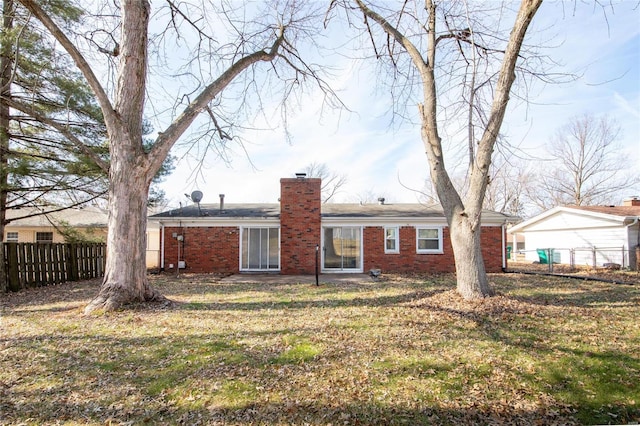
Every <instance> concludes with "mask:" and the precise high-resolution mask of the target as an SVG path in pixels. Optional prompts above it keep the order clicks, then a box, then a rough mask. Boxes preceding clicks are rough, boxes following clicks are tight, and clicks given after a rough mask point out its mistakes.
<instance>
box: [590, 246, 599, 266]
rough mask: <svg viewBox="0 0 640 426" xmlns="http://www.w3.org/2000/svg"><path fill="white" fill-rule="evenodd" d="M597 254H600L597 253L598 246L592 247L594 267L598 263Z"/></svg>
mask: <svg viewBox="0 0 640 426" xmlns="http://www.w3.org/2000/svg"><path fill="white" fill-rule="evenodd" d="M597 256H598V254H597V253H596V247H595V246H593V248H592V249H591V257H592V258H593V267H594V269H595V268H596V266H597V265H598V264H597V262H596V257H597Z"/></svg>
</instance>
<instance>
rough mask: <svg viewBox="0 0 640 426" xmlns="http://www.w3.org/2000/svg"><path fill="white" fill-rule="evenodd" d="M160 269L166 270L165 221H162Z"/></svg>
mask: <svg viewBox="0 0 640 426" xmlns="http://www.w3.org/2000/svg"><path fill="white" fill-rule="evenodd" d="M160 270H161V271H164V223H162V222H160Z"/></svg>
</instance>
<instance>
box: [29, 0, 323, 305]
mask: <svg viewBox="0 0 640 426" xmlns="http://www.w3.org/2000/svg"><path fill="white" fill-rule="evenodd" d="M20 3H22V4H23V5H24V6H25V7H26V8H27V9H28V10H29V11H30V12H31V14H32V15H33V17H35V18H36V19H38V20H39V21H40V22H41V23H42V25H43V26H44V27H46V29H47V30H48V31H49V33H50V34H51V35H52V36H53V37H54V38H55V39H56V40H57V41H58V42H59V43H60V46H61V48H62V49H64V50H65V51H66V53H67V54H68V55H69V56H70V57H71V58H72V60H73V62H74V63H75V65H76V66H77V67H78V69H79V70H80V72H81V73H82V74H83V76H84V78H85V79H86V80H87V83H88V84H89V86H90V87H91V89H92V90H93V92H94V93H95V96H96V98H97V101H98V104H99V106H100V109H101V110H102V113H103V115H104V121H105V124H106V128H107V133H108V136H109V154H110V156H109V158H110V162H109V164H106V163H105V162H104V161H103V160H102V159H101V158H99V157H96V158H94V160H95V161H96V163H97V164H98V165H99V166H100V167H101V168H103V170H105V171H106V172H107V173H108V175H109V218H108V228H109V233H108V237H107V251H108V253H109V255H108V257H107V265H106V271H105V277H104V280H103V282H102V285H101V288H100V291H99V294H98V295H97V296H96V298H95V299H93V300H92V301H91V303H90V304H89V305H88V306H87V307H86V309H85V312H86V313H89V312H91V311H93V310H95V309H105V310H110V309H115V308H118V307H120V306H122V305H123V304H127V303H132V302H144V301H162V302H164V301H166V299H165V298H164V296H162V295H161V294H160V293H159V292H158V291H157V290H155V289H153V288H152V287H151V286H150V285H149V282H148V280H147V276H146V265H145V249H146V237H145V231H146V216H147V215H146V213H147V195H148V192H149V186H150V183H151V181H152V179H153V177H154V176H155V174H156V172H157V171H158V170H159V169H160V167H161V166H162V163H163V161H164V159H165V158H166V157H167V155H168V153H169V150H170V149H171V148H172V147H173V146H174V144H175V143H176V141H177V140H178V139H179V138H180V137H181V136H182V135H183V134H185V132H186V131H187V129H188V128H189V127H190V126H191V125H192V124H193V123H194V122H196V121H197V120H199V121H198V122H199V123H201V124H202V122H203V121H204V122H206V123H209V124H208V130H205V131H201V132H200V134H199V136H200V137H201V139H200V140H203V139H202V138H206V139H207V141H208V142H209V145H208V146H214V145H215V144H216V143H219V142H220V141H222V142H223V143H224V142H225V141H228V140H231V139H233V138H234V136H233V133H232V131H233V127H230V126H231V124H232V123H230V122H229V121H225V120H224V119H223V117H224V114H223V112H224V109H223V108H224V106H225V105H227V104H226V102H227V100H228V99H227V98H225V95H226V92H225V89H229V90H231V89H233V88H237V89H238V90H236V91H235V92H234V93H235V95H234V96H233V97H231V99H232V100H231V101H230V102H231V106H232V107H233V105H236V106H237V105H240V106H243V105H244V106H245V107H246V108H247V109H253V112H254V113H255V112H256V111H260V110H261V109H262V107H263V103H262V101H261V99H260V98H259V97H258V98H257V99H254V100H253V102H251V96H250V95H251V93H252V91H253V93H260V91H261V90H262V91H266V90H267V89H266V88H267V87H268V90H270V91H275V90H278V88H280V89H281V93H282V94H283V101H282V105H286V101H287V100H288V99H289V95H290V94H292V93H293V91H294V90H295V88H297V87H304V84H303V83H305V82H306V81H310V82H312V83H313V84H317V85H319V86H320V88H321V89H322V90H325V91H328V90H327V87H326V85H324V83H323V81H322V79H321V78H320V77H319V75H318V72H317V68H315V67H313V66H312V65H310V64H308V63H305V62H304V61H303V60H302V55H301V54H300V52H299V51H298V50H297V47H296V44H297V43H300V42H302V40H308V39H309V38H310V37H312V33H313V28H315V26H313V25H311V24H310V22H309V20H310V19H311V18H310V17H312V16H313V11H310V10H309V8H308V5H306V4H305V3H304V2H290V3H289V2H279V3H268V4H265V5H263V6H262V7H263V9H264V10H260V11H258V13H255V14H254V15H252V16H255V18H252V19H250V20H249V18H247V16H249V15H250V13H249V12H248V11H246V10H245V9H243V8H244V7H245V5H239V4H236V3H234V2H222V3H221V5H219V6H218V8H217V9H215V10H211V9H207V7H208V6H209V5H210V4H209V3H206V4H205V3H199V2H194V4H190V3H189V2H180V3H174V2H172V1H167V3H166V5H164V6H162V7H164V9H163V10H156V11H154V15H153V16H154V17H157V18H158V19H160V18H159V17H161V16H162V17H164V19H165V20H164V22H165V24H166V26H165V28H164V31H163V37H161V38H160V39H158V40H156V41H155V44H154V49H161V48H166V49H167V50H166V53H165V55H166V56H164V58H165V59H166V62H165V66H168V64H169V62H171V61H172V60H176V58H175V57H173V58H169V56H170V55H171V53H172V52H174V51H175V50H177V49H182V50H184V48H183V47H182V44H184V43H186V42H187V41H188V39H187V38H186V37H185V38H181V37H180V34H181V31H186V32H190V34H191V35H193V36H194V37H193V39H194V43H195V47H194V51H193V55H186V56H188V57H187V59H186V61H187V62H186V64H185V65H184V67H183V69H182V74H185V75H189V76H190V77H192V79H191V80H190V81H189V82H190V83H191V84H192V86H190V87H180V89H179V90H180V91H181V92H177V93H174V94H173V96H174V97H175V99H176V106H177V107H179V109H178V111H177V112H176V114H175V118H174V119H173V121H172V122H171V123H170V124H169V125H168V126H167V127H166V128H164V129H163V130H162V131H160V132H159V133H158V136H157V138H156V139H155V141H154V142H153V144H152V145H151V146H150V147H145V145H144V144H143V114H144V112H145V107H153V106H154V105H149V104H150V100H149V99H147V94H148V93H149V92H150V91H152V90H169V88H168V87H167V86H169V85H168V84H167V85H158V86H153V87H151V86H150V85H149V82H150V81H151V80H150V78H151V77H153V78H159V74H160V73H161V70H162V68H163V67H162V66H160V67H158V68H154V67H152V66H151V64H150V63H149V50H148V48H149V32H150V17H151V15H152V8H151V5H150V4H149V2H148V1H147V0H123V1H121V2H118V5H117V9H113V10H111V9H108V8H109V7H111V6H109V5H107V4H106V3H105V5H103V9H101V12H100V15H94V16H87V18H86V19H85V23H84V24H85V28H84V32H83V33H82V34H81V36H78V37H75V38H74V36H73V34H72V33H70V30H69V29H68V28H65V27H64V23H61V22H57V21H55V20H54V19H53V18H51V17H50V16H49V15H48V14H47V13H46V12H45V11H44V10H43V9H42V7H41V6H40V2H39V1H36V0H20ZM195 3H197V4H195ZM156 29H157V27H156ZM214 29H215V36H214ZM223 30H226V31H227V34H231V38H230V39H229V40H224V39H223V37H224V34H225V33H224V31H223ZM168 34H174V36H173V37H169V36H168ZM178 56H179V55H178ZM162 57H163V56H162V55H159V56H158V58H162ZM92 64H94V65H93V66H92ZM260 64H267V65H266V66H264V67H261V66H260ZM161 65H162V64H161ZM109 67H114V69H115V71H116V75H115V78H114V80H109V79H108V78H104V79H101V78H99V77H98V76H99V75H102V74H103V73H104V71H105V70H108V69H110V68H109ZM150 70H155V72H156V73H155V74H152V75H151V74H149V73H150ZM267 73H268V74H269V75H271V76H273V79H274V80H276V81H277V82H280V83H282V84H281V85H280V86H275V85H269V84H268V83H269V81H268V80H266V79H265V78H261V75H262V74H267ZM182 74H176V75H174V76H173V77H174V79H178V77H179V75H182ZM154 81H156V80H154ZM109 89H110V90H109ZM110 92H111V93H110ZM222 99H225V103H221V102H222V101H221V100H222ZM234 102H235V103H234ZM237 119H238V116H235V121H237ZM200 128H202V127H200ZM58 130H59V131H60V132H65V129H64V128H60V129H58ZM71 140H73V139H71ZM79 148H82V146H81V144H79ZM205 152H206V150H205ZM87 154H88V155H90V153H87Z"/></svg>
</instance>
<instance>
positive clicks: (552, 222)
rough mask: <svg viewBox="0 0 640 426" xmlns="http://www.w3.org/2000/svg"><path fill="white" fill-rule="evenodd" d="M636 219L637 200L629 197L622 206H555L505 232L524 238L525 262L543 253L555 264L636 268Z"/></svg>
mask: <svg viewBox="0 0 640 426" xmlns="http://www.w3.org/2000/svg"><path fill="white" fill-rule="evenodd" d="M639 219H640V199H638V198H632V199H629V200H626V201H625V202H624V203H623V205H622V206H563V207H555V208H553V209H551V210H548V211H546V212H544V213H542V214H540V215H538V216H535V217H532V218H531V219H529V220H526V221H524V222H522V223H519V224H518V225H515V226H513V227H511V228H510V229H509V231H508V232H509V233H510V234H512V235H513V236H514V239H515V240H516V241H521V240H522V238H524V242H525V247H526V250H524V253H525V259H526V260H528V261H541V260H543V257H544V256H545V253H547V255H546V256H547V258H548V261H551V259H552V260H553V262H555V263H563V264H570V265H574V266H580V265H584V266H593V267H601V266H603V265H604V264H607V263H613V264H618V265H620V266H621V267H630V268H631V269H637V262H638V257H637V256H638V255H637V252H638V246H639V244H640V232H639V229H640V225H639V224H638V222H639ZM551 249H552V250H553V251H550V250H551ZM549 254H550V256H549ZM541 256H542V257H541ZM543 261H544V260H543Z"/></svg>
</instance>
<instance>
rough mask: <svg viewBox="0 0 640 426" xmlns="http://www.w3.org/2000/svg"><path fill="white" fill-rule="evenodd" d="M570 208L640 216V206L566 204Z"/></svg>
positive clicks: (614, 214)
mask: <svg viewBox="0 0 640 426" xmlns="http://www.w3.org/2000/svg"><path fill="white" fill-rule="evenodd" d="M566 207H567V208H570V209H576V210H584V211H587V212H594V213H603V214H608V215H613V216H623V217H640V206H566Z"/></svg>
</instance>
